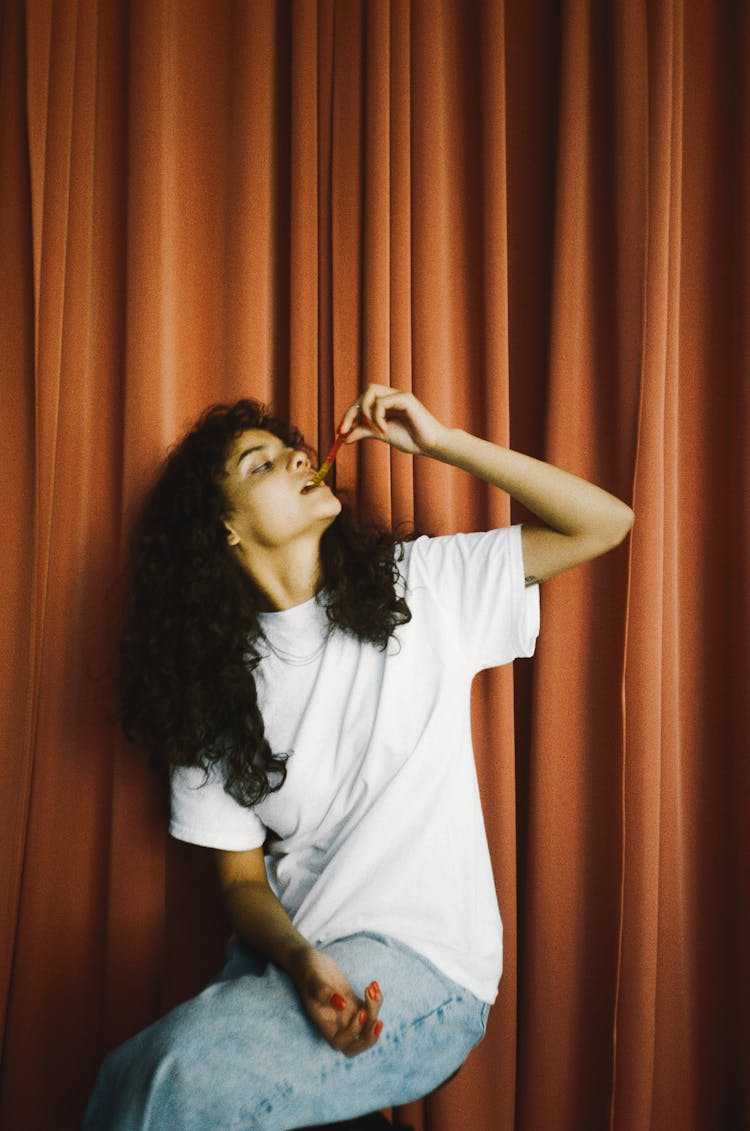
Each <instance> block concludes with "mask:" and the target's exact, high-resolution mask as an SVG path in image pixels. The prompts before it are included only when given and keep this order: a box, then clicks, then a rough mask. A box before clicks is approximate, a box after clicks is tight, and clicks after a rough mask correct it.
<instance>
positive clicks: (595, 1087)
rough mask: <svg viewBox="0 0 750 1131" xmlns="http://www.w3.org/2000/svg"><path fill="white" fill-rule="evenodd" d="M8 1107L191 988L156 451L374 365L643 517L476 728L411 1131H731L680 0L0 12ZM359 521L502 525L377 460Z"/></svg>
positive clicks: (693, 147) (343, 467)
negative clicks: (115, 700)
mask: <svg viewBox="0 0 750 1131" xmlns="http://www.w3.org/2000/svg"><path fill="white" fill-rule="evenodd" d="M0 29H1V32H2V35H1V39H0V161H1V163H2V177H0V248H1V249H2V254H0V335H1V338H0V340H1V341H2V346H3V356H4V358H5V363H4V371H3V375H2V378H1V379H0V410H1V414H2V415H1V420H0V425H1V427H0V439H1V441H2V445H3V448H2V451H3V459H2V467H3V479H2V491H3V510H2V514H3V517H4V519H5V523H4V529H3V540H4V545H5V547H6V549H5V554H4V570H3V583H2V586H1V587H0V606H1V607H2V614H3V638H2V640H3V642H2V646H0V679H1V681H2V683H1V687H2V699H1V700H0V718H1V720H2V734H3V741H2V753H1V755H0V757H1V758H2V762H1V765H2V783H3V788H2V794H1V796H0V861H1V871H0V876H1V878H2V887H1V888H0V908H2V921H1V924H0V926H1V931H0V994H1V996H0V1002H1V1003H2V1008H3V1024H4V1028H3V1033H4V1055H3V1067H2V1077H1V1079H0V1122H2V1125H3V1127H7V1128H8V1131H27V1129H28V1131H37V1129H38V1128H40V1127H45V1128H50V1131H57V1129H58V1128H59V1129H60V1131H68V1129H72V1128H74V1127H76V1126H77V1125H78V1121H79V1118H80V1114H81V1111H82V1108H83V1105H84V1103H85V1100H86V1096H87V1094H88V1091H89V1089H90V1087H91V1085H92V1082H93V1078H94V1074H95V1071H96V1068H97V1065H98V1063H99V1061H100V1059H101V1057H102V1055H103V1054H104V1052H105V1051H106V1049H107V1048H109V1047H111V1046H112V1045H113V1044H114V1043H116V1042H119V1041H120V1040H123V1039H124V1038H126V1037H127V1036H129V1035H130V1034H131V1033H133V1032H134V1031H135V1030H136V1029H138V1028H139V1027H141V1026H142V1025H144V1024H146V1023H147V1022H148V1021H150V1020H151V1019H152V1018H154V1017H156V1016H158V1015H159V1014H160V1013H161V1012H162V1011H163V1010H165V1009H166V1008H168V1007H169V1006H171V1005H173V1004H175V1003H176V1002H177V1001H179V1000H181V999H183V998H184V997H186V996H187V995H188V994H190V993H192V992H195V991H196V990H198V989H199V988H200V987H201V985H202V984H204V983H205V982H206V981H207V980H208V979H209V978H210V977H211V976H212V974H213V973H214V972H215V970H216V968H217V966H218V965H219V964H220V962H221V959H222V949H223V942H224V938H225V936H226V931H227V928H226V923H225V919H224V915H223V912H222V909H221V904H220V898H219V894H218V891H217V885H216V882H215V879H214V877H213V873H212V865H211V860H210V857H209V854H207V853H205V852H202V851H201V850H198V849H194V848H191V847H190V846H187V845H180V844H177V843H175V842H168V839H167V837H166V834H165V799H164V798H163V796H162V794H161V792H160V790H159V787H158V785H157V783H156V781H155V779H154V778H153V776H152V774H151V771H150V769H149V768H148V766H147V765H146V764H145V762H144V759H143V758H142V756H141V755H140V753H139V752H138V751H136V750H134V749H133V748H131V747H130V746H128V745H127V744H126V743H125V742H124V741H123V740H122V739H121V738H120V737H119V736H118V733H117V728H116V726H115V724H114V721H113V718H112V706H113V705H112V702H111V692H110V690H109V688H110V682H111V674H112V670H113V663H114V660H113V654H114V639H115V636H116V627H115V626H116V604H117V586H118V574H119V570H120V567H121V562H122V555H123V549H124V545H125V540H126V538H127V531H128V529H129V526H130V523H131V521H132V517H133V514H134V510H135V508H136V506H137V504H138V501H139V499H140V497H141V495H142V492H143V490H144V489H145V487H146V485H147V484H148V482H149V481H150V480H151V478H152V477H153V474H154V472H155V469H156V467H157V466H158V464H159V461H160V460H161V459H162V457H163V454H164V451H165V449H166V448H167V447H168V446H169V445H170V444H172V443H174V442H175V441H176V440H177V439H178V437H179V436H180V434H181V433H182V431H183V430H184V429H185V427H186V426H187V425H188V424H189V423H190V422H191V421H192V420H193V419H194V418H195V417H196V416H197V415H198V413H199V412H200V411H202V409H203V408H205V407H206V406H207V405H208V404H210V403H212V402H215V401H219V400H228V399H233V398H236V397H238V396H242V395H253V396H257V397H260V398H261V399H265V400H267V401H270V402H272V403H273V405H274V407H275V408H276V410H277V411H278V412H280V413H282V414H287V413H288V414H289V415H290V416H291V417H292V418H293V419H294V420H295V421H296V422H297V423H298V424H299V425H300V427H301V428H302V430H303V431H304V432H305V434H306V436H307V438H308V439H309V440H310V441H311V442H312V443H313V444H315V445H318V446H319V447H321V448H323V449H325V448H326V447H327V446H328V444H329V443H330V440H331V438H332V435H333V430H334V428H335V424H336V422H337V420H338V419H339V417H340V416H341V414H342V413H343V411H344V409H345V407H346V406H347V405H348V404H349V403H351V401H352V400H354V399H355V396H356V393H357V391H358V390H359V389H360V388H361V386H362V385H363V384H364V383H365V382H367V381H378V382H381V383H383V384H392V385H394V386H395V387H399V388H411V389H413V390H414V392H415V393H416V394H417V396H419V397H421V398H422V399H423V400H424V401H425V402H426V404H427V405H428V407H429V408H431V409H432V410H433V411H434V412H435V413H436V414H437V415H438V416H440V417H442V418H443V419H445V420H446V421H448V422H450V423H452V424H453V425H455V426H456V427H461V428H465V429H468V430H470V431H473V432H476V433H478V434H480V435H483V436H486V437H487V438H489V439H492V440H495V441H497V442H499V443H508V442H510V443H512V444H513V446H515V447H519V448H521V449H522V450H526V451H529V452H530V453H531V454H535V455H538V456H541V457H542V458H547V459H550V460H552V461H553V462H556V463H558V464H560V465H561V466H564V467H566V468H568V469H569V470H571V471H574V472H576V473H578V474H581V475H583V476H586V477H589V478H591V479H593V480H595V481H596V482H599V483H601V484H602V485H603V486H605V487H607V488H608V489H610V490H612V491H614V492H615V493H616V494H619V495H620V496H622V497H623V498H625V499H627V500H628V501H631V500H632V501H633V503H634V507H635V511H636V524H635V527H634V530H633V534H632V538H631V540H630V544H629V547H622V548H620V549H619V550H618V551H616V552H615V553H613V554H611V555H609V556H607V557H606V558H605V559H602V560H601V561H598V562H595V563H591V564H589V565H587V566H585V567H583V568H581V569H579V570H576V571H573V572H572V573H570V574H566V575H564V576H562V577H560V578H557V579H554V580H553V581H551V582H549V583H545V585H544V587H543V628H542V635H541V638H540V642H539V646H538V650H537V655H536V657H535V659H534V660H533V661H532V662H531V663H527V662H520V663H518V664H516V665H515V670H514V671H513V672H512V671H511V670H510V669H504V670H502V671H498V672H491V673H484V674H483V675H482V676H481V677H480V678H479V679H478V680H477V682H476V685H475V688H474V692H473V701H472V708H473V720H474V732H475V746H476V752H477V765H478V772H479V777H480V784H481V788H482V793H483V798H484V803H485V818H486V824H487V830H488V835H489V839H490V845H491V849H492V853H493V861H494V866H495V877H496V882H497V888H498V895H499V899H500V905H501V909H502V912H503V919H504V923H505V970H504V974H503V980H502V983H501V988H500V994H499V997H498V1002H497V1004H496V1006H495V1008H494V1009H493V1011H492V1014H491V1017H490V1023H489V1028H488V1034H487V1037H486V1039H485V1041H484V1042H483V1043H482V1045H481V1046H480V1047H479V1048H478V1049H477V1050H476V1051H475V1052H474V1053H473V1054H472V1057H471V1058H470V1060H469V1062H468V1063H467V1065H466V1066H465V1067H464V1068H463V1069H462V1070H461V1072H460V1073H459V1074H458V1076H457V1077H456V1078H455V1079H454V1080H452V1081H451V1082H450V1083H448V1084H447V1085H446V1086H445V1087H444V1088H442V1089H440V1090H439V1091H438V1092H437V1093H435V1094H434V1095H433V1096H431V1097H428V1098H427V1099H426V1100H424V1101H423V1102H421V1103H419V1104H413V1105H409V1107H408V1108H407V1109H404V1110H403V1111H402V1112H400V1115H401V1117H402V1118H404V1119H407V1120H408V1121H409V1122H411V1123H412V1124H413V1125H414V1127H415V1128H416V1131H424V1129H427V1131H447V1129H448V1128H449V1127H450V1128H451V1131H455V1129H456V1128H464V1127H465V1128H472V1129H476V1128H486V1129H487V1131H498V1129H499V1131H511V1129H515V1131H539V1129H540V1128H544V1129H545V1131H572V1129H573V1128H580V1127H583V1128H586V1129H587V1131H589V1129H591V1131H671V1129H672V1128H674V1127H678V1128H680V1131H705V1129H706V1128H708V1127H710V1128H712V1131H713V1129H716V1131H738V1129H739V1128H740V1127H742V1126H745V1125H747V1124H748V1123H750V1094H749V1091H750V1088H749V1086H748V1082H747V1081H748V1078H749V1077H748V1073H747V1065H748V1063H750V989H749V985H750V980H749V979H748V978H747V972H746V955H747V953H748V948H749V947H750V899H749V896H748V886H749V885H748V878H747V875H748V869H747V861H748V859H750V833H748V828H750V821H748V815H749V814H748V805H749V803H748V797H750V770H749V769H748V759H747V750H748V738H749V737H750V713H749V712H750V709H749V708H748V696H747V691H746V689H747V682H748V659H747V656H748V646H747V631H748V627H750V626H749V625H748V601H747V585H746V578H745V570H746V562H747V557H748V555H747V550H748V525H749V524H748V519H749V518H750V515H749V514H748V507H747V484H748V481H749V474H748V473H749V472H750V468H749V467H748V456H747V454H746V452H747V445H746V439H745V438H746V435H747V425H748V423H750V420H749V418H750V382H749V381H748V362H749V360H750V359H749V358H748V330H747V326H748V324H749V322H750V320H749V319H748V313H749V312H748V282H749V280H748V264H749V263H750V223H748V205H747V200H748V192H749V190H750V185H748V163H747V152H748V140H749V139H748V122H749V121H750V93H749V86H750V84H749V81H748V77H747V71H748V66H747V64H748V59H750V14H749V12H748V9H747V6H743V5H733V4H729V3H726V4H710V3H708V0H705V2H704V0H649V2H648V3H647V2H646V0H636V2H633V0H607V2H606V3H602V4H599V3H587V2H585V0H555V2H554V3H548V2H546V0H523V2H521V0H504V2H503V0H477V3H474V4H465V3H463V2H461V0H390V2H388V0H319V2H315V0H221V2H220V3H217V2H215V0H191V3H190V4H184V3H180V2H179V0H131V2H129V3H128V2H126V0H3V2H2V3H0ZM337 464H338V466H337V476H338V486H339V488H340V489H342V490H343V491H345V492H348V493H349V494H350V496H351V497H352V498H354V497H356V500H357V505H358V507H359V511H360V514H361V515H362V517H363V518H364V519H366V520H368V521H369V520H372V521H377V522H383V523H393V524H395V525H396V526H398V527H399V528H403V529H412V528H414V527H416V528H418V529H421V530H427V531H430V532H433V533H441V532H445V531H451V530H459V529H467V530H468V529H481V528H484V527H486V526H487V525H490V524H500V523H505V522H507V521H508V520H509V518H510V517H511V513H512V517H513V518H514V519H515V518H519V519H522V518H523V517H524V516H523V515H522V514H521V513H520V511H519V512H518V513H516V509H515V508H513V509H512V512H511V508H510V506H509V504H508V500H507V499H506V498H504V497H503V496H502V494H501V493H500V492H497V491H490V490H488V489H487V488H485V487H484V486H483V485H482V484H479V483H475V482H472V481H471V480H470V479H469V477H468V476H465V475H464V474H463V473H461V472H457V471H455V470H453V469H450V468H447V467H445V466H443V465H440V464H435V463H433V462H431V461H427V460H419V459H418V460H414V461H412V460H411V459H409V458H407V457H405V456H402V455H400V454H399V453H389V452H388V450H387V449H386V448H385V446H384V445H380V444H375V443H373V444H371V445H361V446H358V447H357V449H356V450H351V449H344V451H343V452H342V454H341V456H340V458H339V460H338V461H337Z"/></svg>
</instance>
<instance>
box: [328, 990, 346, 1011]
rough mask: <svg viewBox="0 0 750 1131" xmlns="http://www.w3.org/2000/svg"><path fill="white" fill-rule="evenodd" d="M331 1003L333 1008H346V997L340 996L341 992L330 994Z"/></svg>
mask: <svg viewBox="0 0 750 1131" xmlns="http://www.w3.org/2000/svg"><path fill="white" fill-rule="evenodd" d="M331 1005H332V1006H333V1008H334V1009H338V1010H342V1009H346V998H345V997H342V996H341V994H331Z"/></svg>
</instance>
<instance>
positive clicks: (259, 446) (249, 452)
mask: <svg viewBox="0 0 750 1131" xmlns="http://www.w3.org/2000/svg"><path fill="white" fill-rule="evenodd" d="M267 447H268V444H255V445H254V447H252V448H245V450H244V452H242V453H241V454H240V455H239V456H238V457H237V464H236V466H237V467H239V466H240V464H241V463H242V461H243V459H244V458H245V456H251V455H252V454H253V452H262V451H263V450H264V449H265V448H267Z"/></svg>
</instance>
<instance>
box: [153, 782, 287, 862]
mask: <svg viewBox="0 0 750 1131" xmlns="http://www.w3.org/2000/svg"><path fill="white" fill-rule="evenodd" d="M169 831H170V833H171V835H172V836H173V837H175V838H176V839H177V840H186V841H188V843H189V844H200V845H203V846H204V847H205V848H221V849H224V850H225V851H227V852H245V851H247V850H248V849H250V848H259V847H260V846H261V845H262V844H263V842H264V841H265V839H266V827H265V825H264V824H263V822H262V821H261V820H260V818H259V817H258V816H257V814H256V813H255V812H254V811H253V810H252V809H248V808H247V807H246V806H244V805H240V803H239V802H238V801H235V799H234V798H233V797H231V796H230V795H229V794H228V793H227V792H226V791H225V789H224V782H223V779H222V777H221V774H220V772H219V771H218V770H217V769H216V767H214V766H212V767H211V768H210V769H209V770H208V777H207V776H206V771H205V770H202V769H200V767H198V766H175V767H174V768H173V770H172V774H171V819H170V822H169Z"/></svg>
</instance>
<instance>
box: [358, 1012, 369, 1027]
mask: <svg viewBox="0 0 750 1131" xmlns="http://www.w3.org/2000/svg"><path fill="white" fill-rule="evenodd" d="M366 1020H367V1014H366V1013H365V1011H364V1009H360V1011H359V1013H358V1014H357V1021H358V1022H359V1024H360V1025H364V1023H365V1021H366Z"/></svg>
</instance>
